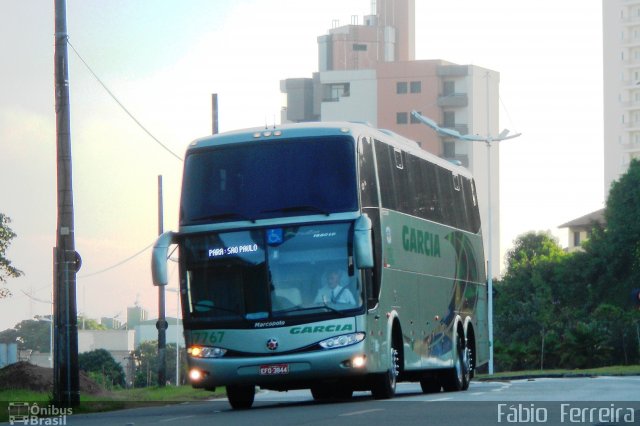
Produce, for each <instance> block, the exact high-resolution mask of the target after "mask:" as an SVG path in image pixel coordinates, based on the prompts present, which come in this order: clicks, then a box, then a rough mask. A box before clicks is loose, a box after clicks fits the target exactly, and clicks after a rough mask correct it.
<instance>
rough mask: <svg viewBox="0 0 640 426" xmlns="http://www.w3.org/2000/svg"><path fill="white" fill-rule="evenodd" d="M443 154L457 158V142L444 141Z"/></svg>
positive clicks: (446, 156) (445, 156)
mask: <svg viewBox="0 0 640 426" xmlns="http://www.w3.org/2000/svg"><path fill="white" fill-rule="evenodd" d="M442 156H443V157H444V158H456V143H455V142H442Z"/></svg>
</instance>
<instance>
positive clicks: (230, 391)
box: [227, 385, 256, 410]
mask: <svg viewBox="0 0 640 426" xmlns="http://www.w3.org/2000/svg"><path fill="white" fill-rule="evenodd" d="M255 393H256V389H255V386H253V385H229V386H227V398H228V399H229V404H231V407H232V408H233V409H234V410H246V409H248V408H251V406H252V405H253V399H254V398H255Z"/></svg>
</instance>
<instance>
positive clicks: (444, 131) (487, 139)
mask: <svg viewBox="0 0 640 426" xmlns="http://www.w3.org/2000/svg"><path fill="white" fill-rule="evenodd" d="M488 88H489V76H488V74H487V104H488V103H489V92H488ZM488 114H489V106H488V105H487V132H489V116H488ZM411 115H413V116H414V117H415V118H416V119H417V120H419V121H420V122H422V123H423V124H426V125H427V126H429V127H431V128H432V129H433V130H435V131H436V132H437V133H438V134H440V135H444V136H450V137H453V138H456V139H459V140H462V141H466V142H484V143H485V144H486V145H487V196H488V203H487V221H488V222H489V224H488V229H487V231H488V234H489V235H487V244H488V245H489V248H488V250H487V264H488V265H487V293H488V294H487V316H488V324H487V328H488V330H487V331H488V333H489V374H493V271H492V267H491V264H492V263H493V247H492V246H493V227H492V223H491V222H492V220H493V217H492V208H491V144H492V143H493V142H500V141H503V140H507V139H513V138H517V137H518V136H520V135H521V133H516V134H513V135H509V130H508V129H504V130H503V131H502V132H500V134H499V135H498V136H497V137H492V136H491V134H489V135H487V136H477V135H462V134H460V132H458V131H457V130H453V129H449V128H446V127H440V126H438V124H437V123H436V122H435V121H433V120H432V119H430V118H427V117H425V116H423V115H421V114H420V113H418V112H417V111H411ZM489 133H490V132H489Z"/></svg>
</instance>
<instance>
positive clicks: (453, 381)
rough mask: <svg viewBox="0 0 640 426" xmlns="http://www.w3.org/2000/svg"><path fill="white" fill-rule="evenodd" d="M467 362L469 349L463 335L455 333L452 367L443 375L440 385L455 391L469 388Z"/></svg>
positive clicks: (446, 389) (448, 390)
mask: <svg viewBox="0 0 640 426" xmlns="http://www.w3.org/2000/svg"><path fill="white" fill-rule="evenodd" d="M469 363H470V361H469V349H468V348H467V347H466V345H465V344H464V339H463V337H462V336H461V335H460V334H459V333H457V335H456V352H455V359H454V367H453V368H452V369H450V370H448V371H447V372H446V373H445V374H446V375H445V377H443V379H444V380H443V383H442V387H443V388H444V390H445V391H446V392H457V391H462V390H467V389H468V388H469V380H470V378H469V375H470V365H469Z"/></svg>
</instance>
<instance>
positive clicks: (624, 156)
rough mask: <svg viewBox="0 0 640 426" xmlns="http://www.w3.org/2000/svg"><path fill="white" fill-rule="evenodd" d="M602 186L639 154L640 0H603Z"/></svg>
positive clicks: (614, 177)
mask: <svg viewBox="0 0 640 426" xmlns="http://www.w3.org/2000/svg"><path fill="white" fill-rule="evenodd" d="M602 22H603V64H604V69H603V72H604V73H603V76H604V190H605V196H606V195H607V194H608V193H609V189H610V187H611V183H612V182H613V181H615V180H617V179H618V178H619V177H620V176H621V175H622V174H624V173H625V172H626V170H627V168H628V165H629V163H630V161H631V159H632V158H640V0H603V1H602Z"/></svg>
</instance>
